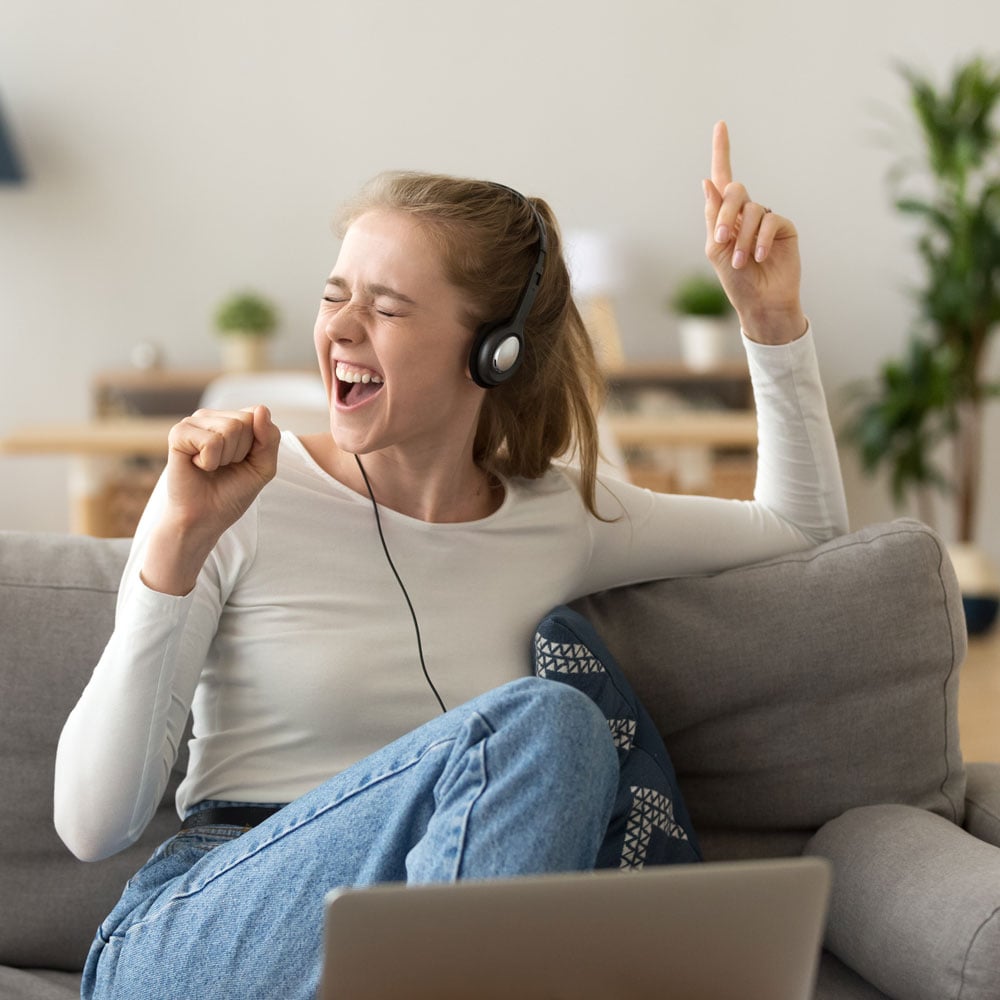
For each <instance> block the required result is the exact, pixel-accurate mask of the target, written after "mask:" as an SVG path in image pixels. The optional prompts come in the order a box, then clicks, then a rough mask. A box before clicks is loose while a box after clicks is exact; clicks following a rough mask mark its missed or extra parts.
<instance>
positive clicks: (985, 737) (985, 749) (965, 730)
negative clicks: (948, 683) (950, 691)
mask: <svg viewBox="0 0 1000 1000" xmlns="http://www.w3.org/2000/svg"><path fill="white" fill-rule="evenodd" d="M960 678H961V679H960V681H959V689H958V722H959V729H960V732H961V738H962V754H963V756H964V757H965V759H966V760H967V761H970V760H994V761H1000V623H998V624H995V625H994V626H993V629H992V631H991V632H989V633H987V635H985V636H980V637H977V638H975V639H970V640H969V655H968V656H967V657H966V660H965V663H964V664H963V665H962V672H961V675H960Z"/></svg>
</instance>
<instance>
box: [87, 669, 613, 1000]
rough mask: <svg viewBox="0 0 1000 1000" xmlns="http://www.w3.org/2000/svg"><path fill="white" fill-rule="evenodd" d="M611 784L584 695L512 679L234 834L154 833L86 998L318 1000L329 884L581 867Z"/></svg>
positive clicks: (111, 923)
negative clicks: (157, 841) (156, 839)
mask: <svg viewBox="0 0 1000 1000" xmlns="http://www.w3.org/2000/svg"><path fill="white" fill-rule="evenodd" d="M617 786H618V757H617V754H616V751H615V748H614V744H613V742H612V738H611V734H610V731H609V729H608V723H607V721H606V720H605V718H604V716H603V715H602V713H601V712H600V710H599V709H598V708H597V707H596V706H595V705H594V703H593V702H592V701H591V700H590V699H589V698H587V697H586V695H583V694H581V693H580V692H578V691H576V690H574V689H572V688H569V687H566V686H565V685H562V684H557V683H554V682H552V681H547V680H539V679H536V678H525V679H523V680H519V681H514V682H512V683H510V684H507V685H504V686H503V687H501V688H498V689H496V690H494V691H490V692H488V693H487V694H484V695H482V696H480V697H479V698H476V699H474V700H473V701H470V702H468V703H467V704H465V705H462V706H459V707H458V708H455V709H453V710H452V711H450V712H448V713H447V714H446V715H442V716H440V717H439V718H437V719H434V720H432V721H431V722H429V723H427V724H426V725H424V726H421V727H420V728H419V729H417V730H415V731H414V732H412V733H410V734H409V735H407V736H404V737H403V738H401V739H399V740H397V741H396V742H394V743H392V744H390V745H389V746H387V747H384V748H383V749H382V750H379V751H378V752H377V753H375V754H373V755H372V756H370V757H367V758H365V759H364V760H362V761H360V762H359V763H357V764H355V765H354V766H353V767H351V768H349V769H348V770H347V771H345V772H343V773H342V774H339V775H337V776H336V777H334V778H332V779H331V780H329V781H327V782H325V783H324V784H322V785H320V786H319V787H318V788H315V789H313V790H312V791H311V792H308V793H307V794H306V795H304V796H302V797H301V798H300V799H297V800H296V801H295V802H293V803H291V804H290V805H287V806H285V807H284V808H282V809H281V810H280V811H279V812H277V813H276V814H275V815H273V816H271V817H270V818H269V819H267V820H265V821H264V822H263V823H261V824H260V825H259V826H257V827H254V828H253V829H252V830H249V831H248V832H246V833H243V834H242V836H241V835H240V834H241V832H242V831H241V828H238V827H233V826H218V827H213V826H207V827H197V828H195V829H192V830H186V831H182V832H181V833H179V834H178V835H177V836H175V837H172V838H171V839H170V840H168V841H167V842H166V843H164V844H162V845H161V846H160V847H159V848H158V849H157V850H156V852H155V853H154V854H153V856H152V857H151V858H150V860H149V861H148V862H147V863H146V864H145V865H144V866H143V868H142V869H140V871H139V872H138V873H137V874H136V876H135V877H134V878H133V879H131V881H130V882H129V883H128V885H127V886H126V888H125V892H124V894H123V896H122V898H121V900H120V901H119V903H118V905H117V906H116V907H115V909H114V910H113V911H112V913H111V915H110V916H109V917H108V919H107V920H105V921H104V923H103V924H102V925H101V927H100V929H99V931H98V933H97V937H96V939H95V941H94V944H93V946H92V948H91V951H90V955H89V956H88V958H87V964H86V967H85V969H84V976H83V987H82V996H83V997H85V998H90V997H93V998H96V1000H111V998H122V1000H125V998H128V1000H141V998H146V997H148V998H150V1000H152V998H156V1000H172V998H178V1000H180V998H184V1000H190V998H197V997H213V998H227V997H233V998H235V997H240V998H242V1000H247V998H255V997H260V998H265V997H266V998H269V1000H270V998H274V997H283V998H286V997H287V998H297V997H302V998H306V997H314V996H315V994H316V989H317V985H318V980H319V972H320V966H321V962H322V926H323V897H324V895H325V894H326V892H327V891H328V890H329V889H331V888H334V887H337V886H359V885H371V884H373V883H377V882H387V881H406V882H410V883H421V882H449V881H454V880H456V879H460V878H496V877H504V876H513V875H527V874H535V873H541V872H558V871H576V870H587V869H590V868H592V867H593V866H594V861H595V858H596V857H597V851H598V848H599V847H600V845H601V841H602V839H603V837H604V834H605V832H606V830H607V827H608V822H609V819H610V815H611V810H612V806H613V803H614V799H615V795H616V792H617Z"/></svg>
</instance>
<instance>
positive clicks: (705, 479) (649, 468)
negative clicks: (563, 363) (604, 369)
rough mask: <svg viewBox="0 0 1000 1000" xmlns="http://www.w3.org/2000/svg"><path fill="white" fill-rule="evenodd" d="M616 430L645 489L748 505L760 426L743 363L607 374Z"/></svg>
mask: <svg viewBox="0 0 1000 1000" xmlns="http://www.w3.org/2000/svg"><path fill="white" fill-rule="evenodd" d="M607 379H608V386H609V400H608V413H609V420H610V423H611V427H612V429H613V430H614V432H615V434H616V435H617V437H618V442H619V444H620V445H621V447H622V450H623V451H624V452H625V458H626V461H627V463H628V472H629V475H630V477H631V478H632V481H633V482H635V483H637V484H638V485H640V486H646V487H648V488H649V489H653V490H657V491H660V492H666V493H694V494H701V495H705V496H718V497H726V498H732V499H738V500H747V499H750V498H751V497H752V496H753V486H754V479H755V476H756V470H757V460H756V445H757V421H756V415H755V413H754V409H753V389H752V387H751V384H750V373H749V370H748V369H747V366H746V364H745V363H742V362H737V361H732V362H727V363H725V364H721V365H719V366H717V367H714V368H712V369H710V370H707V371H695V370H693V369H691V368H688V367H687V366H686V365H684V364H682V363H681V362H647V363H633V364H629V365H625V366H624V367H621V368H618V369H615V370H614V371H611V372H608V373H607Z"/></svg>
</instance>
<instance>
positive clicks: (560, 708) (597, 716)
mask: <svg viewBox="0 0 1000 1000" xmlns="http://www.w3.org/2000/svg"><path fill="white" fill-rule="evenodd" d="M511 687H512V688H516V689H517V694H518V695H519V696H520V697H523V698H524V700H525V711H527V712H528V713H529V715H530V716H533V717H534V718H533V722H534V731H535V732H536V733H537V737H538V739H539V740H541V741H547V742H548V743H550V745H551V746H550V749H551V750H552V751H553V756H552V758H550V759H554V760H558V759H562V760H564V761H565V762H566V766H567V768H568V769H570V770H573V771H577V772H580V773H584V774H586V775H587V776H588V781H593V780H595V779H596V780H599V779H600V777H601V776H606V778H607V783H608V784H609V785H610V786H612V787H615V786H617V783H618V771H619V767H618V751H617V750H616V749H615V745H614V740H613V738H612V735H611V729H610V727H609V726H608V720H607V719H606V718H605V716H604V713H603V712H602V711H601V710H600V709H599V708H598V707H597V705H596V704H595V703H594V702H593V701H592V700H591V699H590V698H588V697H587V695H585V694H584V693H583V692H582V691H578V690H577V689H576V688H573V687H570V686H569V685H567V684H559V683H558V682H556V681H551V680H546V679H544V678H538V677H526V678H523V679H522V680H519V681H515V682H514V684H513V685H511Z"/></svg>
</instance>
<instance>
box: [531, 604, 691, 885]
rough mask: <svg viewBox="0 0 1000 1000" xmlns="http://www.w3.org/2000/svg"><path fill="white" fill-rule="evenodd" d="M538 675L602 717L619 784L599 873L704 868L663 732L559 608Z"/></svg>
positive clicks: (572, 617) (592, 635)
mask: <svg viewBox="0 0 1000 1000" xmlns="http://www.w3.org/2000/svg"><path fill="white" fill-rule="evenodd" d="M534 659H535V674H536V675H537V676H539V677H545V678H548V679H549V680H553V681H558V682H559V683H561V684H569V685H570V687H575V688H576V689H577V690H578V691H582V692H583V693H584V694H586V695H587V696H588V697H590V699H591V700H592V701H594V702H595V703H596V704H597V706H598V707H599V708H600V709H601V711H602V712H603V713H604V717H605V718H606V719H607V720H608V726H609V727H610V729H611V735H612V737H613V738H614V741H615V746H616V747H617V748H618V763H619V766H620V771H621V777H620V780H619V785H618V797H617V798H616V800H615V807H614V811H613V813H612V816H611V823H610V824H609V826H608V832H607V836H606V837H605V840H604V843H603V844H602V845H601V849H600V851H599V853H598V855H597V867H598V868H621V869H630V868H633V869H634V868H642V867H644V866H645V865H669V864H685V863H689V862H693V861H701V860H702V856H701V849H700V848H699V847H698V841H697V838H696V836H695V832H694V828H693V826H692V825H691V817H690V816H689V815H688V811H687V806H685V804H684V799H683V797H682V796H681V791H680V788H679V787H678V785H677V775H676V774H675V773H674V767H673V765H672V764H671V763H670V757H669V756H668V755H667V748H666V747H665V746H664V745H663V740H662V739H661V738H660V734H659V731H658V730H657V728H656V725H655V724H654V722H653V720H652V719H651V718H650V717H649V714H648V713H647V712H646V710H645V709H644V708H643V707H642V705H641V704H640V703H639V699H638V698H637V697H636V695H635V692H634V691H633V690H632V687H631V685H630V684H629V683H628V681H627V680H626V679H625V675H624V674H623V673H622V672H621V669H620V668H619V667H618V664H617V663H615V661H614V658H613V657H612V656H611V654H610V653H609V652H608V650H607V647H606V646H605V645H604V643H603V642H602V641H601V639H600V636H598V635H597V633H596V632H595V631H594V629H593V627H592V626H591V625H590V623H589V622H588V621H587V619H586V618H584V617H583V616H582V615H580V614H577V612H575V611H573V610H571V609H570V608H567V607H564V606H561V607H558V608H555V609H553V610H552V611H550V612H549V614H548V615H546V617H545V618H544V619H543V620H542V622H541V624H540V625H539V626H538V629H537V631H536V633H535V649H534Z"/></svg>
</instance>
